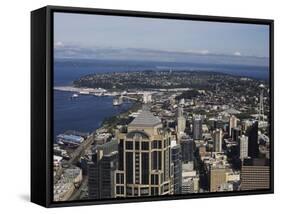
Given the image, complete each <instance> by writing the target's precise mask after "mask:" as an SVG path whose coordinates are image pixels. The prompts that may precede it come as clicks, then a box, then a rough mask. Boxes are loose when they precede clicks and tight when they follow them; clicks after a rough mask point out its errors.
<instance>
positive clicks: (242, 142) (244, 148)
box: [239, 135, 248, 160]
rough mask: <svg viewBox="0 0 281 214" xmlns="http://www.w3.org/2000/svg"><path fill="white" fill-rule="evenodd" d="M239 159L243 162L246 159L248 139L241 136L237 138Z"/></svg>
mask: <svg viewBox="0 0 281 214" xmlns="http://www.w3.org/2000/svg"><path fill="white" fill-rule="evenodd" d="M239 148H240V159H241V160H244V159H245V158H247V157H248V137H247V136H245V135H242V136H241V137H239Z"/></svg>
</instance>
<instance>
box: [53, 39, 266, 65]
mask: <svg viewBox="0 0 281 214" xmlns="http://www.w3.org/2000/svg"><path fill="white" fill-rule="evenodd" d="M54 56H55V59H75V58H76V59H98V60H109V59H110V60H140V61H159V62H185V63H202V64H210V63H212V64H232V65H235V64H237V65H254V66H265V67H268V66H269V59H268V58H266V57H256V56H243V55H241V54H240V53H239V54H238V53H234V54H232V55H223V54H214V53H210V52H209V51H207V50H203V51H198V52H196V51H186V52H183V51H169V50H153V49H142V48H102V47H91V48H90V47H78V46H71V45H67V46H66V45H62V44H58V45H55V47H54Z"/></svg>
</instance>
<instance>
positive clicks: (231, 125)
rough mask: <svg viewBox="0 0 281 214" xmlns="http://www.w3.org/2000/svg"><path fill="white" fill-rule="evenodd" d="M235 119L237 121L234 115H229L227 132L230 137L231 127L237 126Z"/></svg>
mask: <svg viewBox="0 0 281 214" xmlns="http://www.w3.org/2000/svg"><path fill="white" fill-rule="evenodd" d="M237 121H238V119H237V117H235V116H234V115H231V116H230V118H229V125H228V128H229V131H228V134H229V136H230V137H232V129H234V128H236V127H237Z"/></svg>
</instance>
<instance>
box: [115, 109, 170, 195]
mask: <svg viewBox="0 0 281 214" xmlns="http://www.w3.org/2000/svg"><path fill="white" fill-rule="evenodd" d="M117 138H118V141H119V145H118V146H119V149H118V150H119V167H118V170H116V184H115V189H116V192H115V196H116V197H136V196H151V195H166V194H171V193H173V191H172V188H171V186H172V179H171V177H172V174H171V173H172V172H171V146H170V143H171V142H170V133H169V132H168V131H166V130H165V129H163V127H162V123H161V120H160V119H159V118H158V117H155V116H154V115H153V114H152V113H151V112H150V111H148V110H146V109H143V110H142V111H141V112H140V114H139V115H138V116H137V117H136V118H135V119H134V120H133V121H132V122H131V123H130V124H129V125H128V129H127V132H126V133H121V132H120V133H118V134H117Z"/></svg>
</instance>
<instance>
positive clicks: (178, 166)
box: [171, 144, 182, 194]
mask: <svg viewBox="0 0 281 214" xmlns="http://www.w3.org/2000/svg"><path fill="white" fill-rule="evenodd" d="M171 152H172V163H173V170H174V172H173V177H174V179H173V180H174V183H173V185H174V188H173V189H174V194H181V186H182V161H181V158H182V155H181V146H180V145H179V144H177V145H174V146H172V148H171Z"/></svg>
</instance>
